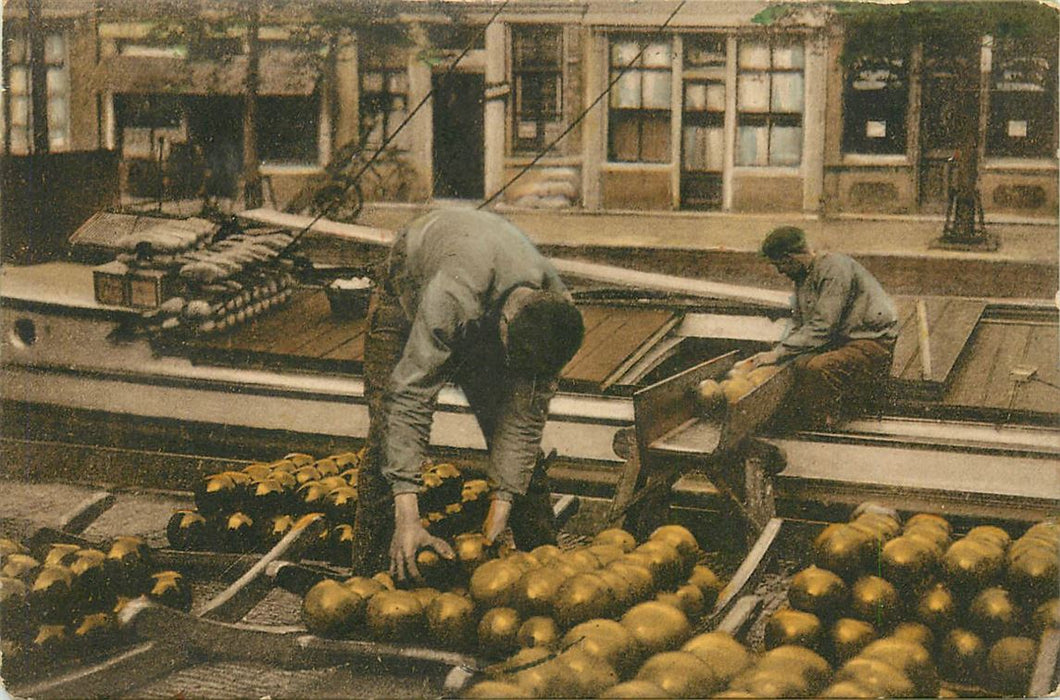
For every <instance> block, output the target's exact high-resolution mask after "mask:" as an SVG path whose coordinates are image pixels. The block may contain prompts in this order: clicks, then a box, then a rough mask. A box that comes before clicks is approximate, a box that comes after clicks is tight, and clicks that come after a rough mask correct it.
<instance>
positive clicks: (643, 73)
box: [608, 38, 673, 163]
mask: <svg viewBox="0 0 1060 700" xmlns="http://www.w3.org/2000/svg"><path fill="white" fill-rule="evenodd" d="M672 67H673V57H672V56H671V53H670V42H669V41H659V40H658V39H643V38H619V39H615V40H614V41H613V42H612V43H611V80H612V81H613V80H615V79H616V78H617V79H618V80H617V82H616V83H615V84H614V86H613V87H612V88H611V102H610V105H611V109H610V110H609V121H608V158H609V159H610V160H612V161H618V162H633V163H665V162H668V161H669V160H670V75H671V71H672Z"/></svg>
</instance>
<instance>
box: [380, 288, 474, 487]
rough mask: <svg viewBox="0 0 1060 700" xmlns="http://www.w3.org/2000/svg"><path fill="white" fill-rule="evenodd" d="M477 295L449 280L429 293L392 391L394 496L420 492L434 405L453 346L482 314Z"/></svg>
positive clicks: (387, 468)
mask: <svg viewBox="0 0 1060 700" xmlns="http://www.w3.org/2000/svg"><path fill="white" fill-rule="evenodd" d="M480 313H481V312H480V305H479V302H478V300H477V299H476V298H475V296H474V294H473V293H472V292H471V291H470V290H469V289H468V288H467V287H466V286H465V285H462V284H460V283H459V282H457V281H456V280H453V279H452V278H450V277H449V276H447V275H444V274H439V275H437V276H436V277H435V278H434V279H433V280H432V281H431V282H430V284H428V285H427V288H426V289H425V290H424V292H423V294H422V296H421V299H420V303H419V307H418V309H417V312H416V318H415V319H413V322H412V327H411V328H410V330H409V338H408V341H406V343H405V350H404V352H403V353H402V356H401V360H400V361H398V364H397V366H396V367H395V368H394V372H393V374H392V375H391V377H390V382H389V386H388V392H387V448H386V452H387V460H386V464H385V465H384V468H383V474H384V476H386V478H387V480H388V481H389V482H390V485H391V488H392V489H393V491H394V493H395V494H398V493H408V492H416V491H418V490H419V486H420V465H421V464H423V460H424V457H425V456H426V451H427V445H428V443H429V441H430V434H431V421H432V418H433V415H434V400H435V398H436V397H437V396H438V392H439V391H440V390H441V388H442V385H443V384H444V383H445V379H446V378H445V375H444V370H445V365H446V363H447V362H448V361H449V358H450V356H451V354H452V343H453V340H454V339H455V337H456V335H457V333H458V332H459V331H460V329H461V328H463V327H464V326H465V325H466V324H467V322H468V320H469V319H471V318H474V317H476V316H477V315H480Z"/></svg>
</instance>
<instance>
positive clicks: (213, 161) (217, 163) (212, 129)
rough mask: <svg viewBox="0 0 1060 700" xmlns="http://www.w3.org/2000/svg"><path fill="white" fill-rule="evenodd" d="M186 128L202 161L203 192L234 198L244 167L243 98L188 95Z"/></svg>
mask: <svg viewBox="0 0 1060 700" xmlns="http://www.w3.org/2000/svg"><path fill="white" fill-rule="evenodd" d="M188 131H189V132H190V135H191V142H192V144H193V147H195V148H197V149H201V153H202V158H203V160H204V161H205V166H206V173H205V182H204V194H205V196H206V197H208V198H216V197H225V198H231V199H235V198H236V193H237V190H238V189H239V187H238V186H239V177H240V174H241V173H242V171H243V100H242V98H239V97H192V98H189V99H188Z"/></svg>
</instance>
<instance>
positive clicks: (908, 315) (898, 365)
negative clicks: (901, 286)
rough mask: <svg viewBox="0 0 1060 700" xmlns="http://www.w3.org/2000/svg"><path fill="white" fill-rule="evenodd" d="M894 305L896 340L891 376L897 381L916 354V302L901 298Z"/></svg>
mask: <svg viewBox="0 0 1060 700" xmlns="http://www.w3.org/2000/svg"><path fill="white" fill-rule="evenodd" d="M895 305H896V306H897V307H898V340H897V341H896V342H895V345H894V359H893V361H892V362H891V376H892V377H894V378H895V379H897V378H900V377H901V376H902V375H903V374H905V370H906V368H907V367H908V366H909V363H910V362H912V361H913V357H914V355H915V354H916V349H917V343H916V300H915V299H913V298H911V297H903V298H901V299H899V300H898V301H896V302H895Z"/></svg>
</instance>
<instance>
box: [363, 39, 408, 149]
mask: <svg viewBox="0 0 1060 700" xmlns="http://www.w3.org/2000/svg"><path fill="white" fill-rule="evenodd" d="M364 48H365V49H368V48H369V47H364ZM376 48H379V47H376ZM388 58H391V57H390V56H389V55H388V52H387V51H386V50H385V49H380V50H379V51H376V50H365V51H363V52H362V54H361V60H360V61H359V69H358V75H357V85H358V104H357V119H358V123H359V124H360V129H361V130H362V137H363V143H364V145H365V146H366V147H371V148H379V147H381V146H382V144H383V142H384V141H386V139H387V138H388V137H390V135H392V134H393V133H394V131H395V130H396V129H397V128H398V126H400V125H401V123H402V122H403V121H404V120H405V119H406V118H407V117H408V113H409V75H408V67H407V66H406V65H405V64H404V63H399V62H398V61H396V60H387V59H388ZM374 80H378V82H379V86H380V88H379V89H377V90H369V89H367V88H366V87H365V86H366V84H367V83H368V82H370V81H374ZM395 80H396V81H397V82H398V83H401V84H403V85H404V88H405V90H404V92H401V91H396V90H392V87H393V85H394V81H395ZM373 102H374V103H375V104H376V105H383V104H384V103H385V105H386V109H378V108H373V109H369V107H372V106H373ZM376 118H379V119H381V121H380V122H379V123H375V124H374V125H373V127H372V128H371V129H370V131H368V133H363V132H364V129H365V128H366V124H367V123H368V121H369V119H371V120H372V121H373V122H375V120H376ZM411 147H412V144H411V140H410V133H409V131H408V130H407V129H406V130H404V132H403V133H402V134H401V135H399V136H398V137H397V138H396V139H394V140H392V141H391V142H390V143H389V144H387V149H390V150H395V151H401V152H407V151H408V150H410V149H411Z"/></svg>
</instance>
